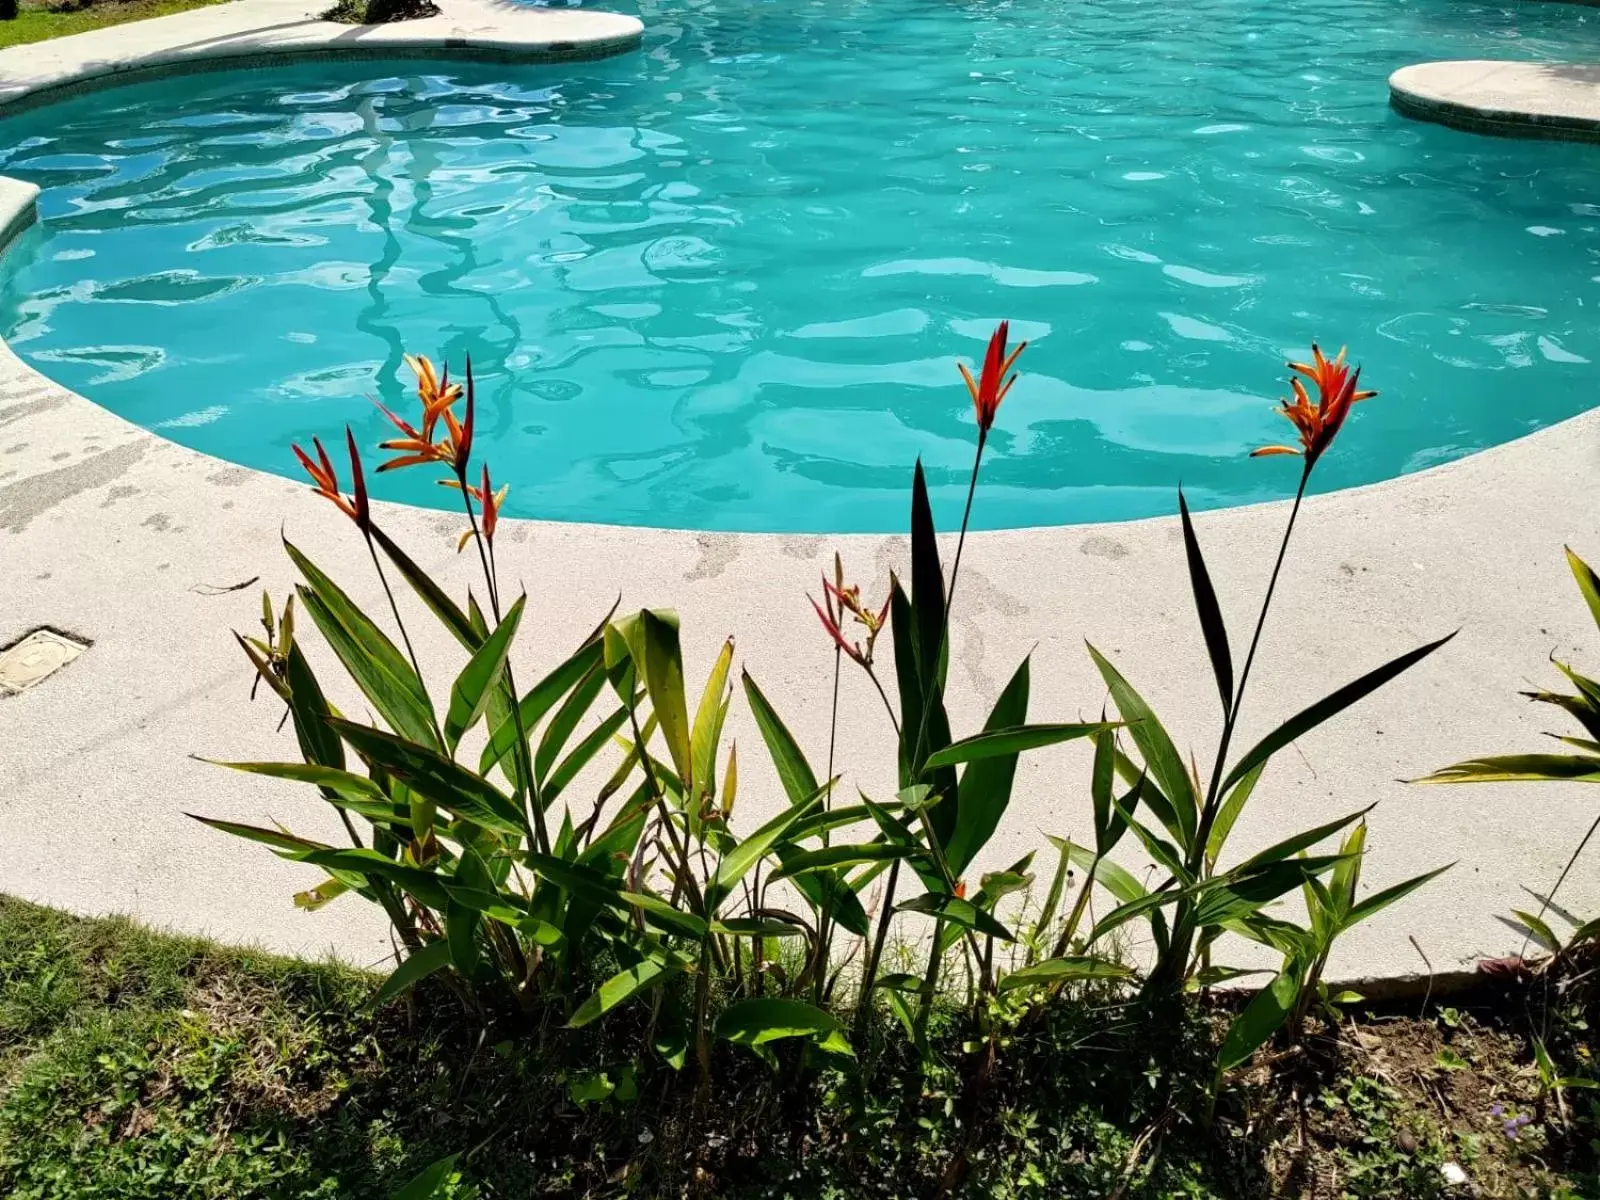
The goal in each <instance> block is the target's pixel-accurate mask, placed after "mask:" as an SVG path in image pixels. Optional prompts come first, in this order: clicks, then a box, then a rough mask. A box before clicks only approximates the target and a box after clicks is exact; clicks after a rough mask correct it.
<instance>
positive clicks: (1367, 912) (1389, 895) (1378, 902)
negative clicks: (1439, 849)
mask: <svg viewBox="0 0 1600 1200" xmlns="http://www.w3.org/2000/svg"><path fill="white" fill-rule="evenodd" d="M1453 866H1455V863H1446V864H1445V865H1444V866H1442V867H1436V868H1434V869H1433V870H1432V871H1425V872H1424V873H1423V874H1421V875H1416V876H1413V877H1412V878H1410V879H1407V880H1406V881H1405V882H1404V883H1397V884H1395V885H1394V886H1393V887H1388V888H1384V889H1383V890H1382V891H1381V892H1374V893H1373V894H1372V895H1370V896H1368V897H1367V898H1366V899H1365V900H1363V901H1361V903H1359V904H1357V905H1356V906H1355V907H1353V908H1352V909H1351V910H1350V912H1349V914H1348V915H1347V916H1346V917H1345V919H1344V921H1343V923H1342V924H1343V927H1344V928H1345V929H1349V928H1350V927H1351V926H1352V925H1356V924H1359V923H1360V922H1362V921H1365V920H1366V919H1367V918H1368V917H1370V916H1372V914H1373V913H1376V912H1379V911H1381V910H1383V909H1385V908H1388V907H1389V905H1391V904H1393V903H1394V902H1395V901H1396V900H1400V899H1403V898H1404V897H1406V896H1409V895H1410V894H1411V893H1412V892H1414V891H1416V890H1417V889H1418V888H1419V887H1421V886H1422V885H1423V884H1425V883H1427V882H1428V881H1429V880H1430V879H1433V878H1435V877H1437V876H1439V875H1443V874H1444V873H1445V872H1446V871H1448V870H1449V869H1450V868H1451V867H1453Z"/></svg>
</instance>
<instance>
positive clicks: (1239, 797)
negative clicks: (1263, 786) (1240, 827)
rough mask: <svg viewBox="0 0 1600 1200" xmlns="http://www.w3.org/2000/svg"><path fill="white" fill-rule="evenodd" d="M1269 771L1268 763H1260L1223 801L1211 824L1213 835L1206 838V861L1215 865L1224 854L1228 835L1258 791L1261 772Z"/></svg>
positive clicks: (1234, 786) (1235, 785)
mask: <svg viewBox="0 0 1600 1200" xmlns="http://www.w3.org/2000/svg"><path fill="white" fill-rule="evenodd" d="M1266 769H1267V764H1266V763H1260V764H1259V765H1257V767H1256V769H1255V770H1253V771H1251V772H1250V773H1249V774H1247V775H1246V776H1245V777H1244V778H1243V779H1241V780H1239V782H1238V783H1236V784H1234V785H1233V790H1232V791H1230V792H1229V793H1228V795H1227V798H1226V799H1225V800H1223V802H1222V807H1221V808H1219V809H1218V810H1217V818H1216V820H1215V821H1213V822H1212V823H1211V835H1210V836H1209V837H1208V838H1206V861H1207V862H1209V863H1212V864H1213V865H1214V864H1215V863H1216V861H1217V857H1218V856H1219V855H1220V854H1221V853H1222V847H1223V844H1224V843H1225V842H1227V840H1228V835H1229V834H1230V833H1232V832H1233V826H1234V822H1236V821H1237V820H1238V819H1239V814H1240V813H1242V812H1243V811H1244V806H1245V805H1246V804H1248V803H1249V802H1250V796H1251V795H1252V793H1254V792H1255V790H1256V784H1257V783H1259V782H1260V781H1261V772H1263V771H1265V770H1266Z"/></svg>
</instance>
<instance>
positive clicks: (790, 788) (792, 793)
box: [744, 671, 817, 804]
mask: <svg viewBox="0 0 1600 1200" xmlns="http://www.w3.org/2000/svg"><path fill="white" fill-rule="evenodd" d="M744 694H745V698H746V699H747V700H748V701H749V702H750V713H751V715H752V716H754V717H755V719H756V728H757V729H759V730H760V731H761V740H762V741H764V742H765V743H766V744H767V753H769V754H770V755H771V756H772V765H773V766H774V767H776V768H777V769H778V780H779V782H780V783H782V784H783V790H784V794H785V795H787V796H788V797H789V803H790V804H800V803H803V802H804V801H805V800H807V799H808V798H810V797H811V796H813V795H815V794H816V791H817V777H816V774H815V772H813V771H812V770H811V764H810V763H808V762H807V761H806V756H805V754H804V753H803V752H802V751H801V749H800V745H799V743H798V742H796V741H795V740H794V735H793V734H792V733H790V732H789V727H788V726H787V725H785V724H784V723H783V720H782V718H780V717H779V716H778V714H777V711H776V710H775V709H774V708H773V707H772V705H771V704H770V703H768V702H767V698H766V696H765V695H764V694H763V693H762V691H761V689H760V688H759V687H757V686H756V681H755V680H754V679H752V678H751V677H750V672H749V671H745V672H744Z"/></svg>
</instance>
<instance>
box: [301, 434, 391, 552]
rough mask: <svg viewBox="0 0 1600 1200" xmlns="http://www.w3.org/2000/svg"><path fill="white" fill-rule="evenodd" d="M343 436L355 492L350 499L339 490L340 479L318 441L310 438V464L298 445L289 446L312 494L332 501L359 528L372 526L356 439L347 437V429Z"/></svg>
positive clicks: (306, 455) (308, 456)
mask: <svg viewBox="0 0 1600 1200" xmlns="http://www.w3.org/2000/svg"><path fill="white" fill-rule="evenodd" d="M345 434H346V436H347V437H349V440H350V466H351V469H352V470H353V471H354V472H355V487H356V492H355V495H354V496H353V497H347V496H345V495H344V493H342V492H341V491H340V490H339V476H338V473H337V472H336V471H335V470H334V469H333V462H332V460H331V459H329V458H328V452H327V451H326V450H324V449H323V448H322V439H321V438H312V439H311V445H312V446H313V447H314V448H315V449H316V452H317V458H316V461H315V462H313V461H312V459H311V456H310V455H309V454H307V453H306V452H305V451H304V450H302V449H300V447H299V446H290V447H289V448H290V449H291V450H293V451H294V456H295V457H296V458H298V459H299V460H300V465H301V466H302V467H304V468H305V469H306V474H307V475H309V476H311V482H312V484H313V487H312V489H311V490H312V491H314V492H315V493H316V494H317V495H319V496H321V497H323V498H324V499H326V500H331V501H332V502H333V504H334V507H336V508H337V509H338V510H339V511H340V512H342V513H343V514H344V515H345V516H347V517H349V518H350V519H351V520H352V521H354V522H355V523H356V524H357V525H359V526H361V528H362V529H367V528H368V527H369V526H370V525H371V521H372V518H371V514H370V512H369V510H368V506H367V485H366V480H365V479H364V478H363V477H362V474H361V460H360V459H359V458H358V457H357V456H356V444H355V438H354V437H351V436H350V431H349V429H346V430H345Z"/></svg>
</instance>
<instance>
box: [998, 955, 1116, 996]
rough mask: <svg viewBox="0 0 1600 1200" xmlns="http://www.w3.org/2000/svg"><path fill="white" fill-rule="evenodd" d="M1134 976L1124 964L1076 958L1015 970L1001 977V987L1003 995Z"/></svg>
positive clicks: (1049, 959)
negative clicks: (1049, 986)
mask: <svg viewBox="0 0 1600 1200" xmlns="http://www.w3.org/2000/svg"><path fill="white" fill-rule="evenodd" d="M1132 975H1133V970H1132V968H1130V967H1125V966H1123V965H1122V964H1121V963H1117V962H1112V961H1110V960H1109V959H1105V958H1093V957H1088V956H1084V955H1076V956H1071V957H1065V958H1047V959H1045V960H1044V961H1043V962H1040V963H1035V964H1034V965H1033V966H1031V967H1023V968H1021V969H1020V970H1016V971H1012V972H1011V973H1010V974H1009V975H1006V976H1004V977H1002V978H1001V980H1000V983H999V988H1000V990H1001V991H1002V992H1009V991H1011V990H1013V989H1014V988H1021V987H1039V986H1043V985H1048V984H1053V983H1066V982H1070V981H1072V980H1077V979H1127V978H1130V977H1131V976H1132Z"/></svg>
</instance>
